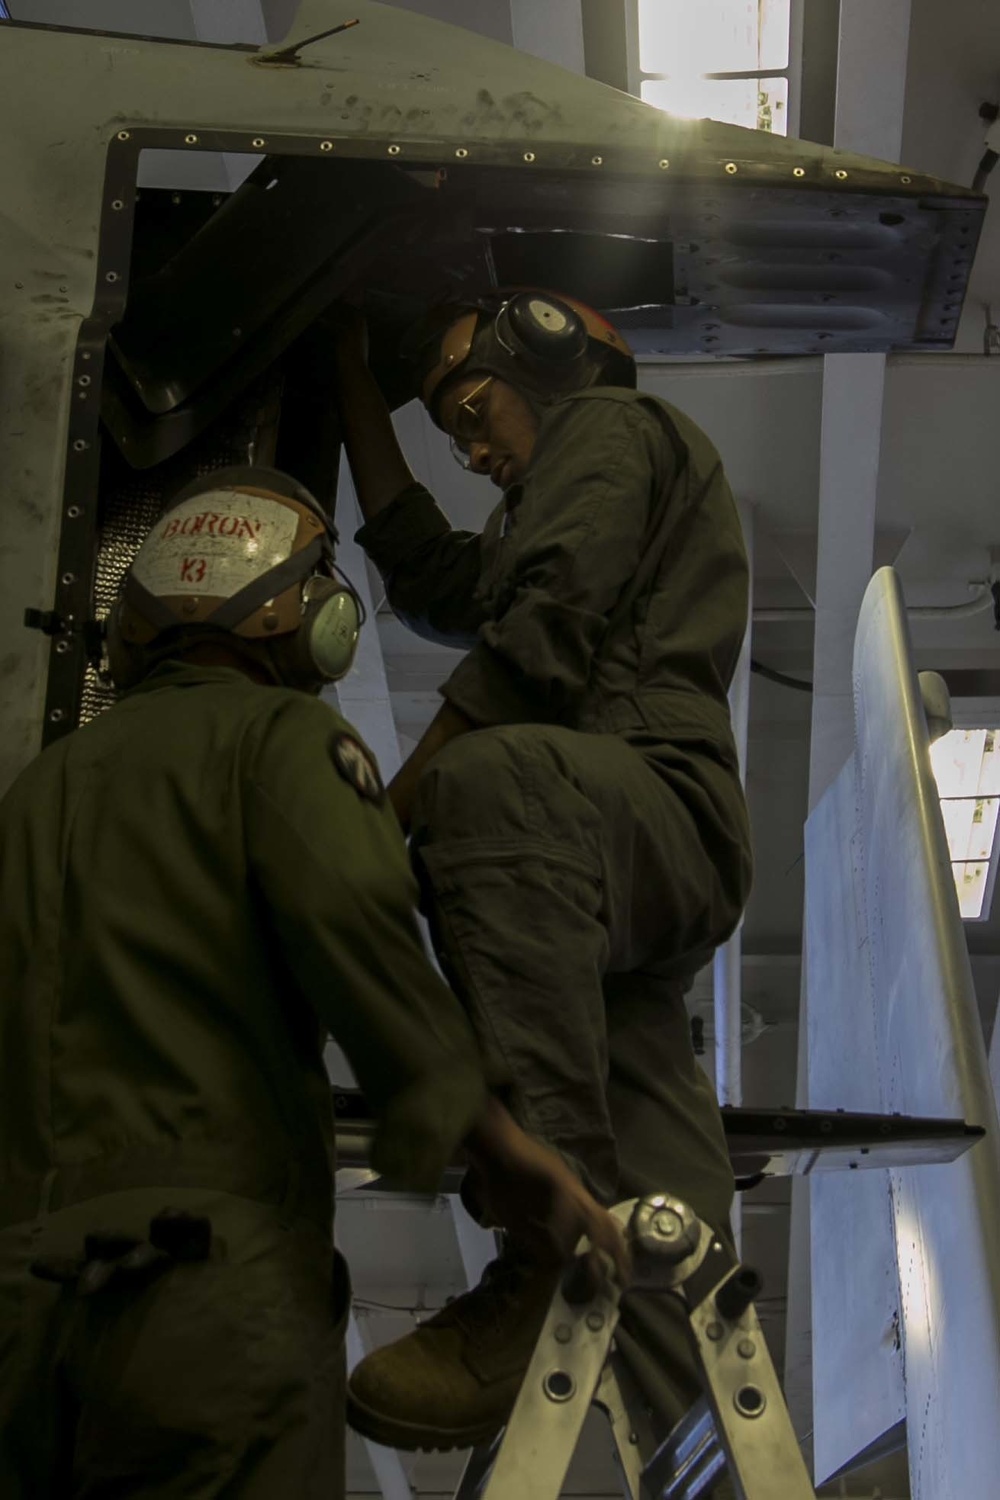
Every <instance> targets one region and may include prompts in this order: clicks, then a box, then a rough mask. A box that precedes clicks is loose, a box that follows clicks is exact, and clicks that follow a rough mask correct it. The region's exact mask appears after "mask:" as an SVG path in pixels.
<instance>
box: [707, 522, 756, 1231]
mask: <svg viewBox="0 0 1000 1500" xmlns="http://www.w3.org/2000/svg"><path fill="white" fill-rule="evenodd" d="M739 512H740V522H741V523H742V526H743V536H744V538H745V541H746V548H747V557H748V560H749V563H750V593H749V598H748V601H747V630H746V635H745V636H744V637H743V649H742V650H741V652H740V657H739V661H738V662H737V663H736V672H735V674H734V676H733V682H732V686H731V687H730V689H729V710H730V713H731V714H732V720H733V735H734V737H735V740H736V750H737V753H738V755H739V759H740V776H741V778H742V781H743V785H744V786H746V779H747V735H748V729H749V722H750V656H751V653H752V639H751V637H752V634H753V510H752V509H751V507H750V506H749V505H748V504H746V503H745V502H744V501H740V502H739ZM712 993H713V1007H714V1021H715V1091H716V1093H717V1094H718V1096H719V1103H720V1104H741V1103H742V1102H743V923H742V921H741V922H740V925H739V927H737V929H736V931H735V932H734V933H733V935H732V937H731V938H730V939H729V941H728V942H726V943H723V944H722V947H721V948H718V949H717V950H716V953H715V958H714V959H713V961H712ZM731 1221H732V1227H733V1235H734V1237H735V1240H736V1248H737V1252H738V1251H739V1250H740V1247H741V1244H742V1239H743V1213H742V1201H741V1199H740V1197H739V1195H737V1196H736V1198H735V1199H734V1201H733V1210H732V1215H731Z"/></svg>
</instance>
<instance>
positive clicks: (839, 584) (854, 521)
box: [785, 0, 910, 1435]
mask: <svg viewBox="0 0 1000 1500" xmlns="http://www.w3.org/2000/svg"><path fill="white" fill-rule="evenodd" d="M909 36H910V0H879V3H878V4H877V5H873V4H872V3H871V0H841V11H840V42H839V52H838V60H837V108H836V125H835V137H834V144H835V145H836V146H837V147H838V148H840V149H842V150H845V151H854V152H859V153H861V154H862V155H866V156H873V157H877V158H879V159H881V160H883V161H898V159H899V156H900V152H901V149H902V131H903V111H904V104H905V96H906V71H907V57H908V54H909ZM885 370H886V361H885V356H884V355H876V354H836V355H828V356H827V357H826V359H825V361H824V374H823V407H822V429H821V438H820V473H819V525H818V532H819V536H818V544H817V545H818V551H817V560H816V563H817V566H816V631H815V640H814V647H813V656H814V664H813V683H814V688H813V713H812V734H811V741H810V758H809V808H810V811H811V810H812V808H813V807H815V805H816V802H817V801H818V799H819V798H820V797H821V796H822V795H823V793H824V792H825V791H826V789H827V787H828V786H830V785H831V783H832V782H833V781H834V780H835V779H836V777H837V775H838V773H839V771H840V769H841V767H842V766H843V764H844V762H845V761H846V760H847V758H848V756H849V755H850V754H851V752H852V749H853V744H854V714H853V696H852V686H851V672H852V655H853V645H854V632H855V628H856V625H857V620H858V612H859V609H860V606H861V600H862V598H863V596H864V591H865V588H866V587H867V584H868V581H869V579H870V577H871V574H872V566H873V558H874V545H875V512H876V502H877V495H878V474H879V458H880V453H881V443H882V403H883V394H884V387H885ZM804 974H805V965H804V964H803V975H804ZM807 1039H808V995H807V993H806V989H805V984H804V982H803V987H802V1001H801V1005H800V1012H799V1059H798V1088H797V1092H796V1104H797V1105H798V1107H799V1108H803V1109H804V1108H808V1105H809V1092H808V1076H809V1070H808V1055H807ZM809 1192H810V1183H809V1181H808V1179H806V1178H800V1179H798V1180H797V1181H795V1182H793V1185H792V1226H791V1242H790V1247H789V1274H788V1321H787V1339H786V1347H785V1388H786V1394H787V1397H788V1404H789V1409H790V1410H791V1413H792V1418H793V1421H794V1422H795V1425H796V1429H797V1431H798V1432H799V1434H800V1435H804V1434H806V1433H809V1432H811V1430H812V1426H813V1421H812V1315H811V1300H812V1285H811V1282H812V1278H811V1272H810V1256H811V1245H810V1232H809Z"/></svg>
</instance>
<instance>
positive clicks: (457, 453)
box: [450, 375, 494, 469]
mask: <svg viewBox="0 0 1000 1500" xmlns="http://www.w3.org/2000/svg"><path fill="white" fill-rule="evenodd" d="M493 379H494V377H493V376H492V375H487V377H486V379H485V380H482V381H480V383H479V384H478V385H477V386H476V387H475V388H474V389H473V390H471V391H470V392H469V394H468V395H467V396H463V397H462V400H461V401H459V403H458V405H457V406H456V407H455V416H454V421H453V426H454V429H455V430H454V431H453V432H452V433H451V435H450V441H451V456H452V458H453V459H454V460H455V462H456V463H457V464H460V465H461V466H462V468H463V469H471V467H472V452H471V449H472V444H473V443H476V442H480V441H481V440H482V436H483V428H484V426H485V417H486V402H487V399H488V397H489V388H490V386H491V385H492V384H493Z"/></svg>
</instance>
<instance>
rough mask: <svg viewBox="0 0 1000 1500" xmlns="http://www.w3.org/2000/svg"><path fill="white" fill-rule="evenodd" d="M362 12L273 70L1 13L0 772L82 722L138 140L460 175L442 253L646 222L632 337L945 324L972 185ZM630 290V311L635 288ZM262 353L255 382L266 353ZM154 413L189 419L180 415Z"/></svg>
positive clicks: (842, 342) (313, 20) (797, 340)
mask: <svg viewBox="0 0 1000 1500" xmlns="http://www.w3.org/2000/svg"><path fill="white" fill-rule="evenodd" d="M353 10H354V11H355V12H356V13H357V15H358V16H359V18H360V24H359V25H358V26H355V27H354V28H353V29H352V30H351V31H349V32H346V33H343V34H341V35H339V36H333V37H329V38H327V39H326V40H325V41H318V42H316V43H314V44H311V45H309V46H305V47H303V49H302V50H301V52H300V53H299V54H298V55H297V57H296V56H290V57H287V58H286V60H285V61H284V62H281V61H277V62H276V61H275V60H273V59H271V60H269V59H268V58H267V57H266V56H263V55H257V54H254V53H252V52H249V51H247V50H245V49H239V48H223V47H213V46H198V45H190V44H184V45H182V44H176V43H168V42H160V41H152V40H148V39H143V38H139V37H132V36H128V37H122V36H105V35H101V34H98V33H90V32H72V31H59V30H55V29H49V28H32V27H25V26H18V25H17V24H12V23H9V22H3V23H0V24H2V25H3V45H2V46H0V119H2V120H3V122H4V125H5V127H6V137H7V139H9V140H16V142H17V150H16V151H9V152H7V153H5V154H4V155H3V157H2V158H0V204H2V207H3V227H2V234H0V328H2V334H0V338H2V350H0V352H2V356H3V357H2V359H0V410H2V412H3V415H4V421H3V422H2V423H0V467H2V472H3V475H4V511H5V515H6V519H7V530H6V534H5V538H4V543H3V548H2V550H0V642H2V648H0V720H2V722H3V724H4V731H5V732H4V737H3V743H2V747H0V788H2V787H4V786H6V784H7V783H8V781H9V780H10V778H11V777H12V776H13V775H14V774H15V773H16V772H17V770H18V769H20V767H21V766H22V765H23V764H24V763H25V761H26V760H27V759H28V758H29V757H30V755H31V754H32V753H33V751H34V750H35V749H36V748H37V746H38V741H39V728H40V726H41V725H42V724H44V725H45V726H46V727H47V729H48V731H49V732H50V733H61V732H65V731H67V730H69V729H71V728H72V727H73V725H74V724H75V723H76V722H77V716H78V709H79V704H80V695H81V690H82V682H83V674H84V665H83V657H82V652H81V649H80V637H79V632H78V629H77V627H78V626H79V623H80V621H81V620H82V619H83V618H85V617H86V616H87V615H88V614H89V613H90V607H91V603H92V598H91V595H92V587H93V579H94V555H95V549H96V544H97V511H98V505H97V481H98V460H99V449H98V445H99V433H100V429H99V426H98V409H99V406H100V403H101V398H102V397H103V395H104V390H103V387H104V385H105V383H106V382H105V381H104V380H103V378H102V377H103V366H104V363H105V358H106V355H107V350H108V343H109V337H110V334H111V330H112V329H113V328H114V327H115V326H116V325H117V324H118V323H119V322H120V321H121V320H122V317H123V314H124V313H125V308H126V301H127V296H128V292H129V276H130V265H129V260H130V247H131V235H132V216H133V204H134V198H135V183H136V174H137V166H138V155H139V152H140V150H141V149H144V148H146V149H160V150H162V149H168V150H179V151H190V152H194V151H223V152H241V153H250V154H257V155H259V156H260V157H261V159H262V160H264V159H266V158H267V157H268V156H273V157H280V156H286V155H296V154H297V155H305V156H310V157H312V158H313V159H314V160H316V161H317V162H319V161H323V160H332V159H334V158H336V159H338V160H339V159H346V160H349V161H352V162H355V163H362V164H365V163H367V164H370V165H371V166H373V167H375V166H376V165H377V166H382V167H385V166H387V165H391V166H393V167H394V168H398V169H400V170H401V171H405V172H408V173H411V174H417V175H419V174H423V180H424V181H426V182H427V183H428V184H430V183H433V182H434V181H440V182H442V183H444V184H447V186H448V190H449V193H450V192H451V190H452V189H454V196H453V197H448V195H447V194H445V193H442V196H441V198H440V200H439V201H440V202H441V203H442V204H444V203H445V202H446V198H447V201H448V202H449V203H450V204H452V205H453V210H450V211H449V216H450V217H452V218H454V220H455V222H456V223H462V222H464V223H466V225H467V228H468V235H469V238H468V240H467V243H466V244H465V250H464V251H461V244H462V242H461V236H459V237H458V238H459V250H460V251H461V253H458V255H457V261H456V262H455V264H456V265H458V263H459V262H461V259H462V255H463V254H465V253H466V251H467V252H469V253H471V252H472V251H473V250H476V251H477V253H478V254H479V255H480V257H481V258H485V260H487V261H488V258H489V257H488V256H486V255H485V252H484V247H483V238H482V232H483V231H484V230H496V231H506V230H507V229H512V230H520V229H522V228H525V227H529V228H535V229H542V230H548V231H563V232H565V231H567V230H568V231H571V232H573V233H579V234H581V235H586V234H590V233H593V232H595V225H596V232H598V233H600V234H603V235H606V236H608V237H609V238H610V237H613V236H614V235H616V234H626V235H633V236H635V237H636V238H637V239H643V238H652V239H654V240H662V241H663V243H664V244H665V245H669V247H670V253H671V263H672V264H673V266H674V272H673V276H672V278H671V280H670V284H669V286H668V285H667V284H666V281H665V285H664V290H663V293H662V296H661V298H660V299H659V300H657V299H655V298H654V299H652V305H651V306H650V307H649V308H648V309H647V310H646V311H643V310H642V309H638V310H637V313H636V316H635V317H634V318H631V319H628V318H626V319H625V321H626V323H627V324H628V326H629V329H630V336H631V337H632V339H633V342H634V343H635V345H636V347H637V348H639V349H640V350H641V349H657V348H665V349H669V350H671V351H674V352H677V351H680V350H685V349H688V350H698V351H706V350H711V351H715V352H719V353H722V352H736V351H738V350H753V351H764V352H766V351H768V350H770V349H773V350H780V351H782V352H786V353H787V352H794V351H799V352H809V351H812V350H826V349H834V348H852V349H856V348H887V347H913V346H919V347H928V346H929V347H947V346H948V345H949V344H950V342H951V340H952V339H953V336H954V332H955V329H956V328H957V320H958V316H959V314H960V311H961V302H962V297H963V295H964V290H965V286H966V282H967V279H968V273H969V268H970V266H971V261H972V256H973V253H974V249H975V243H976V239H977V236H978V233H979V228H980V225H981V222H982V217H983V213H984V209H985V200H984V199H982V198H981V197H979V196H977V195H975V194H972V193H970V192H969V191H968V190H967V189H965V188H953V187H949V186H948V185H947V184H945V183H942V182H939V181H937V180H935V179H930V178H924V177H921V176H920V175H919V174H916V173H913V172H909V171H907V170H906V169H905V168H902V167H899V166H895V165H893V164H887V163H882V162H877V161H874V160H871V159H869V158H865V157H860V156H853V155H851V154H849V153H843V152H834V151H831V150H830V149H828V148H826V147H822V146H817V145H813V144H810V143H806V142H797V141H789V140H785V139H782V138H779V137H771V136H769V135H767V134H763V133H760V132H756V131H746V130H741V129H739V128H737V127H734V126H726V125H720V124H716V123H713V122H711V121H679V120H676V119H673V118H670V117H668V116H666V115H664V114H662V113H661V112H660V111H658V110H655V109H653V108H651V107H650V106H648V105H645V104H643V103H641V102H640V101H638V100H634V99H631V98H627V97H625V96H623V95H621V94H619V93H617V92H616V91H615V90H613V89H607V88H605V87H604V86H602V85H600V84H597V83H595V82H593V81H592V80H588V79H582V78H577V77H576V76H575V75H573V74H571V73H568V72H566V71H565V70H563V69H559V68H556V67H554V66H553V65H551V64H547V63H544V62H542V61H540V60H538V59H535V58H531V57H527V56H525V55H523V54H519V53H517V52H515V51H514V50H513V49H511V48H507V47H503V46H500V45H498V44H496V43H491V42H488V41H486V40H484V39H482V38H477V37H474V36H472V35H471V34H470V33H469V32H467V31H463V30H461V29H459V28H454V27H448V26H444V25H441V24H440V23H436V22H432V21H429V20H427V19H426V18H424V17H421V16H418V15H413V14H411V13H409V12H406V11H400V10H398V9H394V8H391V7H387V6H380V5H376V4H371V3H368V0H356V4H355V6H354V7H353ZM329 21H330V16H329V6H328V5H327V4H326V3H325V0H323V3H314V0H307V3H305V4H303V6H302V7H301V9H300V12H299V16H298V19H297V21H296V24H295V27H294V28H293V38H296V39H302V38H306V37H308V36H312V35H314V34H315V33H317V32H320V31H323V30H326V29H328V28H329ZM40 78H43V79H44V80H45V88H44V90H40V89H39V87H38V80H39V79H40ZM441 173H447V176H446V177H444V178H442V177H440V174H441ZM512 181H514V182H516V183H518V184H522V185H523V187H521V189H520V190H519V194H518V196H519V197H520V199H521V201H522V204H523V206H524V209H525V212H526V213H527V214H528V217H529V219H530V223H528V224H522V223H520V222H517V220H516V217H515V220H514V221H513V222H512V221H511V220H510V219H509V218H506V217H505V219H504V221H502V222H500V223H498V222H497V221H496V220H495V219H491V218H490V215H489V212H488V211H489V209H490V208H491V207H492V206H493V205H494V204H495V203H496V201H497V194H498V193H499V192H500V190H501V188H502V189H503V193H504V194H506V195H507V197H508V198H509V196H510V184H511V182H512ZM428 190H429V191H430V189H428ZM581 205H582V207H581ZM466 210H468V213H469V217H468V218H467V219H466V220H463V219H462V214H463V212H465V211H466ZM709 216H714V217H712V218H711V219H710V217H709ZM703 241H704V243H703ZM565 243H569V242H568V240H567V241H566V242H565ZM245 253H246V254H247V255H248V256H252V254H253V249H252V245H247V246H246V247H245ZM410 256H411V249H410V246H409V245H408V244H403V245H402V248H401V250H400V255H399V257H398V264H397V265H396V269H395V270H393V267H392V265H389V266H388V267H387V268H384V270H385V275H386V280H387V282H388V283H392V281H393V280H394V279H395V277H396V275H397V274H401V273H402V271H403V270H404V269H405V266H406V264H407V262H408V260H409V258H410ZM333 269H334V273H335V274H333V275H331V276H330V277H329V278H328V279H327V281H326V282H325V284H324V286H323V287H322V288H318V287H311V289H310V294H311V292H313V291H315V292H316V294H317V297H318V296H319V293H320V291H322V293H323V296H325V297H326V298H327V300H330V299H332V298H334V297H336V296H337V295H340V294H341V293H342V292H343V290H344V288H345V286H347V285H349V284H354V285H356V284H358V283H359V282H363V281H364V277H365V256H364V254H360V255H359V260H358V264H352V263H351V260H350V254H349V253H348V254H346V255H345V256H344V257H343V264H342V265H341V264H339V263H338V265H337V266H335V267H334V268H333ZM459 271H461V267H460V265H459ZM819 271H822V272H823V273H824V275H826V274H827V273H828V284H827V283H826V282H825V281H824V279H823V276H819V278H818V279H817V272H819ZM886 276H888V280H886ZM461 280H462V276H461V274H460V275H459V282H460V283H461ZM608 296H609V302H611V303H614V302H615V300H616V299H615V297H614V295H613V291H612V292H611V293H609V294H608ZM824 299H826V300H824ZM642 300H643V302H644V303H645V302H647V301H649V300H650V299H647V298H643V299H642ZM618 301H619V303H620V302H625V303H627V302H628V296H627V287H625V285H624V284H623V288H622V294H621V297H620V298H619V299H618ZM310 310H312V305H311V304H310ZM316 310H317V311H318V310H319V307H318V305H317V309H316ZM190 315H191V313H190V309H188V308H185V307H183V306H181V307H180V308H179V309H178V317H182V316H190ZM821 334H825V335H828V337H827V338H826V339H824V340H823V341H822V342H821V341H820V335H821ZM276 352H280V350H276ZM252 363H253V361H252V360H250V361H249V362H248V364H247V367H246V372H245V373H246V377H247V379H248V380H249V379H250V378H254V377H255V375H256V374H259V373H261V372H262V371H261V368H260V367H259V366H258V368H257V369H255V370H251V366H252ZM209 384H210V385H211V382H209ZM227 390H228V394H230V395H232V396H235V395H236V394H238V391H237V390H235V389H233V388H232V387H228V388H227ZM166 415H167V417H168V418H169V420H170V421H172V422H174V423H175V425H183V423H184V422H185V421H187V420H188V415H189V414H188V413H186V412H185V411H184V409H183V408H182V407H178V408H177V409H176V410H175V411H173V410H172V411H169V412H167V413H166ZM202 415H204V413H202ZM123 430H124V429H123ZM195 430H196V424H195V426H193V427H192V428H191V431H190V436H194V433H195ZM182 436H185V440H187V436H188V435H187V434H182ZM116 440H118V439H116ZM167 448H168V449H169V451H170V452H176V451H177V447H176V446H172V447H171V446H170V445H169V444H168V445H167ZM67 580H69V581H67ZM26 606H36V607H42V608H46V607H53V608H54V610H55V612H56V614H57V615H58V616H60V617H61V618H62V619H63V620H64V621H65V622H66V624H67V627H68V628H67V630H66V631H65V632H63V633H62V634H61V635H59V636H57V637H56V639H55V640H54V641H53V642H52V643H51V646H50V647H47V645H46V642H45V641H44V640H43V639H41V638H39V637H37V636H27V635H26V634H25V632H24V631H23V630H22V628H21V623H20V622H21V615H22V612H23V610H24V608H25V607H26ZM49 657H51V672H50V673H49V676H48V681H47V680H46V671H47V667H48V665H49V662H48V659H47V658H49Z"/></svg>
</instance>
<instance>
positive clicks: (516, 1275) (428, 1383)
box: [347, 1253, 559, 1451]
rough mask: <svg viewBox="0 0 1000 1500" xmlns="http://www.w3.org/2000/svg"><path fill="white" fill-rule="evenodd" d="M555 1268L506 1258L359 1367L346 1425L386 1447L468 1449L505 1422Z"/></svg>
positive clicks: (552, 1284) (552, 1287)
mask: <svg viewBox="0 0 1000 1500" xmlns="http://www.w3.org/2000/svg"><path fill="white" fill-rule="evenodd" d="M558 1279H559V1270H558V1269H550V1268H548V1267H540V1266H537V1265H532V1264H529V1263H527V1262H525V1261H523V1260H520V1259H518V1258H516V1257H515V1256H514V1255H512V1254H510V1253H508V1254H505V1255H501V1256H500V1258H499V1259H498V1260H495V1261H493V1262H492V1263H491V1264H490V1265H488V1266H487V1268H486V1270H485V1272H484V1273H483V1279H482V1281H481V1282H480V1283H479V1285H478V1286H477V1287H474V1288H473V1290H472V1291H471V1292H465V1293H464V1294H463V1295H462V1296H461V1297H456V1298H455V1300H454V1301H453V1302H449V1303H448V1305H447V1306H446V1307H443V1308H442V1309H441V1311H440V1312H437V1313H435V1314H434V1316H433V1317H432V1318H430V1319H428V1321H427V1322H426V1323H424V1324H422V1326H421V1327H420V1328H417V1329H415V1330H414V1331H413V1333H408V1334H407V1335H406V1337H405V1338H401V1339H397V1340H396V1342H395V1343H394V1344H387V1345H386V1346H385V1348H384V1349H376V1350H375V1352H374V1353H372V1354H369V1355H368V1356H367V1358H366V1359H363V1360H362V1361H361V1363H360V1364H359V1365H358V1366H357V1367H356V1368H355V1370H354V1373H353V1374H352V1376H351V1379H350V1382H349V1384H348V1389H347V1420H348V1422H349V1423H350V1425H351V1426H352V1427H353V1428H354V1430H355V1432H360V1433H361V1435H362V1436H363V1437H367V1438H371V1439H373V1440H374V1441H375V1442H376V1443H384V1444H385V1446H386V1447H388V1448H404V1449H415V1448H421V1449H431V1448H437V1449H440V1450H442V1451H444V1450H446V1449H449V1448H472V1447H475V1445H476V1444H477V1443H484V1442H487V1441H488V1440H489V1439H490V1438H493V1437H495V1436H496V1434H497V1433H498V1432H499V1431H500V1429H501V1428H502V1427H504V1426H505V1425H506V1422H507V1418H508V1417H509V1416H510V1412H511V1408H512V1407H513V1405H514V1401H515V1400H516V1398H517V1393H518V1391H519V1390H520V1388H521V1382H522V1380H523V1379H524V1373H525V1371H526V1370H527V1368H528V1364H529V1362H530V1360H531V1356H532V1354H533V1353H534V1349H535V1344H536V1342H537V1340H538V1335H539V1333H540V1332H541V1328H542V1324H543V1323H544V1322H545V1316H546V1313H547V1312H548V1310H549V1304H550V1302H551V1301H552V1294H553V1292H554V1291H555V1288H556V1283H557V1281H558Z"/></svg>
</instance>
